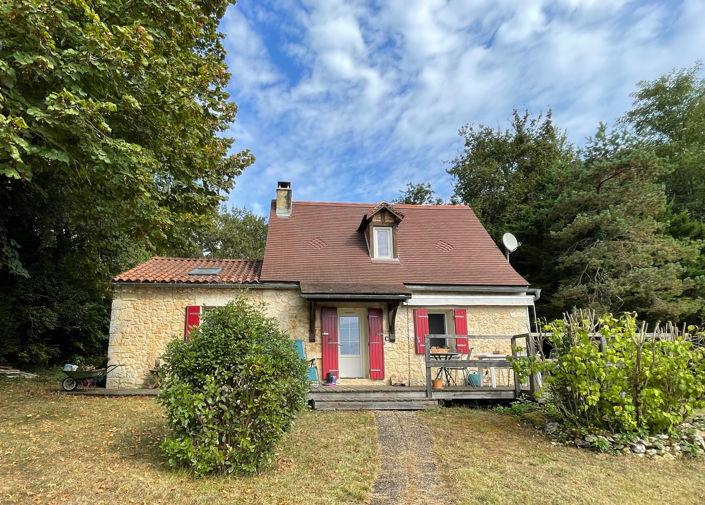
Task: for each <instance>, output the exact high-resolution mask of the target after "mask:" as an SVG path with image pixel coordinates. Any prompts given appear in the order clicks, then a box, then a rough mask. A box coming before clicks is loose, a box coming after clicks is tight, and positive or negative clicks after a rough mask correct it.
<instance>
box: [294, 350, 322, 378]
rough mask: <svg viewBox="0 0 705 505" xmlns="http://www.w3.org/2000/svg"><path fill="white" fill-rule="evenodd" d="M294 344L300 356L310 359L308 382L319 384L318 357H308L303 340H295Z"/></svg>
mask: <svg viewBox="0 0 705 505" xmlns="http://www.w3.org/2000/svg"><path fill="white" fill-rule="evenodd" d="M294 346H295V347H296V352H298V353H299V358H301V359H303V360H306V361H308V375H307V379H308V382H309V383H310V384H313V385H314V386H318V385H319V381H318V368H316V358H311V359H306V351H305V350H304V341H303V340H294Z"/></svg>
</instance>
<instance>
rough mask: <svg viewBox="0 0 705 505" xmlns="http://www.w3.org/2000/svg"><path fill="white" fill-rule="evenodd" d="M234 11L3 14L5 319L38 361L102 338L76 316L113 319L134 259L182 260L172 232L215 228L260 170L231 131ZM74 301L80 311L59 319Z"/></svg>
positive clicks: (51, 9)
mask: <svg viewBox="0 0 705 505" xmlns="http://www.w3.org/2000/svg"><path fill="white" fill-rule="evenodd" d="M229 3H231V2H229V1H225V0H222V1H210V0H209V1H206V0H174V1H171V2H161V1H156V0H129V1H114V0H93V1H90V2H89V1H86V0H72V1H61V2H37V1H34V0H8V1H5V2H2V3H1V4H0V33H2V34H3V36H2V40H0V202H2V206H3V209H4V210H5V212H3V213H2V214H0V251H1V252H0V283H2V285H3V286H4V287H6V291H5V294H4V295H3V298H2V307H0V311H1V312H4V313H6V314H11V315H12V317H11V320H10V321H9V326H10V328H12V330H8V331H11V332H12V334H13V335H14V336H15V337H17V336H18V335H25V334H27V333H26V332H27V331H28V330H30V329H31V330H32V334H36V335H37V340H36V346H39V347H42V346H44V347H43V351H42V352H35V351H32V352H29V354H27V356H28V358H29V359H36V358H37V357H39V356H41V355H43V354H46V353H45V351H47V352H48V351H49V350H50V348H52V347H56V346H59V347H62V346H64V344H66V340H67V339H68V338H71V340H73V341H77V342H84V341H85V342H89V341H92V340H94V339H95V338H97V334H98V333H99V334H101V335H102V337H101V338H102V339H103V341H104V338H105V332H106V330H107V318H106V317H105V315H104V316H103V317H102V324H100V325H98V326H100V327H101V328H102V329H101V330H100V331H98V332H96V331H95V329H94V327H93V326H92V325H91V326H90V327H88V326H86V325H85V324H84V323H83V322H82V316H80V315H79V314H81V313H82V312H84V311H86V310H89V306H92V305H93V304H98V305H100V306H101V307H102V309H101V310H102V313H103V314H107V308H108V304H109V291H108V287H109V285H108V281H109V279H110V278H111V276H112V275H114V274H115V273H117V272H118V271H120V270H121V269H123V268H125V267H126V266H128V265H129V266H132V264H134V261H136V260H138V259H142V258H144V257H145V256H148V255H149V254H150V253H154V252H157V253H160V254H168V253H174V252H178V251H183V250H185V249H186V246H187V244H186V243H185V240H184V235H182V234H179V233H175V232H176V231H177V230H179V229H183V228H189V229H193V228H197V227H199V226H202V225H203V224H204V223H207V222H208V220H209V219H210V217H211V216H212V214H213V212H214V211H215V209H217V206H218V205H219V202H220V201H221V200H222V198H223V194H224V193H225V192H227V191H228V190H229V189H231V188H232V186H233V183H234V179H235V178H236V177H237V175H239V174H240V173H241V171H242V170H243V169H244V168H245V167H246V166H248V165H249V164H250V163H251V162H252V161H253V157H252V156H251V154H250V153H249V152H247V151H243V152H240V153H236V154H228V152H229V150H230V148H231V147H232V142H233V140H232V139H230V138H227V137H223V136H222V135H221V134H222V133H223V132H224V131H225V130H226V129H227V127H228V125H229V124H230V123H231V122H232V121H233V120H234V119H235V114H236V106H235V104H234V103H232V102H230V101H228V95H227V93H226V92H225V86H226V85H227V83H228V79H229V74H228V72H227V69H226V66H225V62H224V58H225V51H224V49H223V46H222V44H221V41H220V35H219V34H218V32H217V27H218V22H219V19H220V17H221V16H222V15H223V13H224V12H225V8H226V7H227V6H228V4H229ZM28 279H29V280H28ZM27 290H29V291H27ZM65 293H75V294H76V295H77V296H76V298H75V299H76V300H83V301H84V302H79V304H78V305H76V306H74V307H73V309H72V310H68V309H67V310H65V311H63V310H62V311H57V310H55V309H54V308H53V307H57V306H58V305H60V304H61V303H63V300H62V297H63V296H64V295H65ZM57 297H58V298H57ZM37 312H41V313H42V314H43V317H42V318H40V319H41V321H43V322H42V324H40V325H37V324H35V321H37V317H36V316H35V315H34V314H36V313H37ZM60 313H61V314H64V316H60ZM5 322H6V323H7V320H6V321H5ZM42 328H44V329H43V330H42ZM69 336H70V337H69ZM18 345H19V346H20V347H19V348H18V347H17V345H12V346H9V349H8V346H6V347H5V348H4V350H3V353H2V354H0V357H4V358H5V359H10V360H17V359H18V357H19V356H20V355H25V354H26V353H27V350H28V349H29V346H30V344H29V343H27V344H25V343H20V344H18ZM32 345H34V344H32ZM23 346H24V348H23Z"/></svg>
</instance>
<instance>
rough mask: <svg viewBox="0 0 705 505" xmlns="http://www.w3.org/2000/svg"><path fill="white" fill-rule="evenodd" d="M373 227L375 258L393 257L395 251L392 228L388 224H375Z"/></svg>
mask: <svg viewBox="0 0 705 505" xmlns="http://www.w3.org/2000/svg"><path fill="white" fill-rule="evenodd" d="M373 229H374V257H375V259H392V258H393V251H394V245H393V242H392V228H391V227H388V226H385V227H381V226H375V227H374V228H373Z"/></svg>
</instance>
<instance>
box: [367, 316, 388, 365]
mask: <svg viewBox="0 0 705 505" xmlns="http://www.w3.org/2000/svg"><path fill="white" fill-rule="evenodd" d="M367 326H368V328H369V330H370V336H369V346H370V379H384V334H383V333H382V309H367Z"/></svg>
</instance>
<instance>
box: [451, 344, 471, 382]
mask: <svg viewBox="0 0 705 505" xmlns="http://www.w3.org/2000/svg"><path fill="white" fill-rule="evenodd" d="M472 349H473V348H472V347H468V353H467V354H466V355H465V358H464V360H465V361H468V360H469V359H470V356H471V355H472ZM461 361H462V360H461ZM446 368H447V369H448V370H455V371H456V373H457V370H462V371H463V385H466V384H467V383H468V382H467V381H468V367H467V366H449V367H446ZM453 382H456V383H457V381H456V377H455V375H454V376H453Z"/></svg>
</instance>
